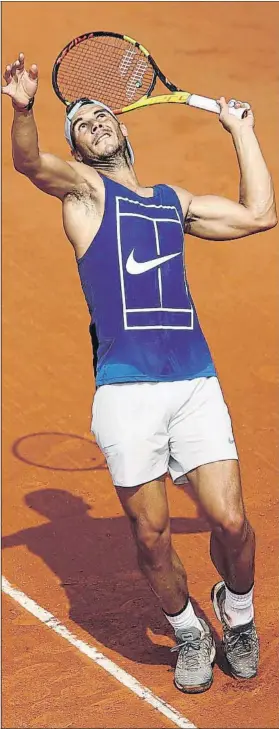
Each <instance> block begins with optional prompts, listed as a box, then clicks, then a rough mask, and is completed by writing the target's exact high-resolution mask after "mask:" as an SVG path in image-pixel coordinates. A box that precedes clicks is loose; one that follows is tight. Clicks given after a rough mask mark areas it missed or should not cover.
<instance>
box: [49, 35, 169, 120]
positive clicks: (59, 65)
mask: <svg viewBox="0 0 279 729" xmlns="http://www.w3.org/2000/svg"><path fill="white" fill-rule="evenodd" d="M158 75H159V76H160V70H159V68H158V67H157V65H156V63H155V61H154V60H153V59H152V57H151V55H150V53H149V52H148V51H147V50H146V48H144V46H142V45H141V44H140V43H138V42H137V41H136V40H134V39H133V38H130V37H129V36H125V35H121V34H120V33H112V32H107V31H92V32H90V33H85V34H83V35H81V36H79V37H77V38H74V39H73V40H72V41H70V43H68V44H67V45H66V46H65V47H64V48H63V50H62V51H61V52H60V53H59V55H58V56H57V58H56V61H55V63H54V66H53V70H52V85H53V88H54V91H55V93H56V95H57V96H58V98H59V99H60V100H61V101H62V102H63V104H65V105H66V106H68V105H69V104H71V103H73V102H74V101H76V100H78V99H80V98H84V97H87V98H90V99H98V100H100V101H101V102H102V103H103V104H105V105H106V106H108V107H109V108H110V109H112V110H113V111H114V112H115V113H121V110H122V109H123V108H124V107H125V106H128V105H129V104H132V103H134V102H136V101H138V100H139V99H141V98H142V97H143V96H149V95H150V94H151V93H152V91H153V89H154V86H155V83H156V78H157V76H158Z"/></svg>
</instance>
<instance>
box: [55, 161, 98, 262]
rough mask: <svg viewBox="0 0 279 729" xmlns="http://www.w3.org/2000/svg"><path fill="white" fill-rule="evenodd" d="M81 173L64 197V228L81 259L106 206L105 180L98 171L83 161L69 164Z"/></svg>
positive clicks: (95, 231)
mask: <svg viewBox="0 0 279 729" xmlns="http://www.w3.org/2000/svg"><path fill="white" fill-rule="evenodd" d="M68 164H69V165H70V166H71V167H72V169H73V170H74V171H75V172H76V173H77V184H76V185H74V186H73V187H72V188H71V190H69V192H68V193H67V194H66V195H65V197H64V199H63V224H64V230H65V233H66V235H67V238H68V239H69V241H70V243H72V245H73V247H74V249H75V253H76V256H77V258H80V257H81V256H82V255H84V253H85V252H86V250H87V248H88V247H89V245H90V243H91V242H92V240H93V239H94V237H95V235H96V233H97V232H98V230H99V227H100V225H101V221H102V217H103V213H104V206H105V188H104V183H103V181H102V179H101V177H100V175H99V174H98V172H96V170H94V169H92V168H90V167H88V165H85V164H83V163H82V162H76V161H71V162H69V163H68Z"/></svg>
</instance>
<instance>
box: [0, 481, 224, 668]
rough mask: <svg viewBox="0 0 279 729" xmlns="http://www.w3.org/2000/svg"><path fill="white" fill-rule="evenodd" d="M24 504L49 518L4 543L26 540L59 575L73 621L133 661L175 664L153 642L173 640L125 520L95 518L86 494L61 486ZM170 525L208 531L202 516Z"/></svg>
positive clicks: (36, 494)
mask: <svg viewBox="0 0 279 729" xmlns="http://www.w3.org/2000/svg"><path fill="white" fill-rule="evenodd" d="M25 501H26V505H27V506H28V507H29V508H31V509H34V510H35V511H37V512H38V513H39V514H42V515H43V516H44V517H45V518H47V519H48V520H49V521H48V522H47V523H45V524H42V525H40V526H38V527H33V528H30V529H24V530H22V531H19V532H17V533H15V534H13V535H10V536H8V537H4V538H3V540H2V546H3V548H8V547H15V546H20V545H26V546H27V548H28V549H29V550H30V552H32V553H33V554H35V555H37V556H39V557H40V558H41V559H42V560H43V561H44V562H45V563H46V564H47V566H48V567H49V568H50V569H51V570H52V571H53V572H54V573H55V574H56V575H57V576H58V578H59V580H60V584H61V585H62V587H63V588H64V590H65V592H66V595H67V598H68V600H69V615H70V617H71V619H72V620H73V621H74V622H75V623H77V624H78V625H80V626H82V628H83V629H84V630H85V631H87V632H88V633H89V634H90V635H92V636H93V638H95V640H97V641H99V642H100V643H101V644H102V645H104V646H108V647H109V648H111V649H113V650H114V651H116V652H117V653H120V654H122V655H123V656H126V657H128V658H129V659H131V660H133V661H137V662H142V663H149V664H155V665H157V664H166V665H170V663H172V665H174V662H175V657H176V654H171V653H170V651H169V647H168V645H162V643H163V642H164V639H163V640H162V638H161V639H158V641H159V640H160V644H158V643H157V644H156V640H157V639H156V636H157V635H160V636H168V637H169V638H171V639H172V638H173V632H172V629H171V627H170V626H169V625H168V623H167V621H166V619H165V618H164V616H163V613H162V611H161V609H160V607H159V605H158V600H157V599H156V598H155V596H154V595H153V593H152V592H151V590H150V588H149V587H148V585H147V583H146V581H145V579H144V577H143V576H142V575H141V573H140V571H139V569H138V566H137V560H136V549H135V545H134V541H133V538H132V536H131V533H130V527H129V523H128V519H127V518H126V517H125V516H120V517H112V518H95V517H94V516H92V515H89V514H88V511H89V510H90V508H91V507H90V506H89V505H88V504H87V503H85V501H83V499H82V498H80V497H78V496H73V495H72V494H71V493H68V492H67V491H63V490H59V489H51V488H50V489H41V490H38V491H33V492H32V493H29V494H27V496H26V497H25ZM171 528H172V533H173V534H191V533H196V532H207V531H208V530H209V526H208V523H207V522H206V520H205V518H204V516H203V515H199V514H198V516H197V517H196V518H187V517H185V518H182V517H179V518H172V520H171ZM193 602H194V606H195V608H196V611H197V613H198V614H199V615H201V616H202V617H205V616H204V615H203V612H202V610H201V609H200V607H199V605H198V604H197V603H196V602H195V601H194V600H193ZM206 620H207V622H208V618H207V617H206ZM211 627H212V626H211ZM213 632H214V631H213ZM215 637H216V639H217V641H218V636H216V634H215ZM167 643H170V641H167ZM171 656H173V658H171Z"/></svg>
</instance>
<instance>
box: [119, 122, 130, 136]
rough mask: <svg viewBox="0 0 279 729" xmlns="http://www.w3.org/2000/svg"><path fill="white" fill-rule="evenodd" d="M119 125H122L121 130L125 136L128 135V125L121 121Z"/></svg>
mask: <svg viewBox="0 0 279 729" xmlns="http://www.w3.org/2000/svg"><path fill="white" fill-rule="evenodd" d="M119 126H120V129H121V132H122V134H123V137H128V129H127V127H125V124H122V123H121V124H120V125H119Z"/></svg>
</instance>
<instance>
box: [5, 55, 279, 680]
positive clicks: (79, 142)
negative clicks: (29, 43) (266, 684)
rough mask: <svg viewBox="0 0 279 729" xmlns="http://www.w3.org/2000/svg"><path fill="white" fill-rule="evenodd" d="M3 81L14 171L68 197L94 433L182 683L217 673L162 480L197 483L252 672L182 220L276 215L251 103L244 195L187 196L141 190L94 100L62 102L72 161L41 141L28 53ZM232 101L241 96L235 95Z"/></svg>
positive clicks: (245, 533)
mask: <svg viewBox="0 0 279 729" xmlns="http://www.w3.org/2000/svg"><path fill="white" fill-rule="evenodd" d="M4 78H5V81H6V86H4V88H3V89H2V90H3V93H4V94H6V95H7V96H10V97H11V99H12V105H13V109H14V121H13V127H12V152H13V160H14V166H15V169H16V170H17V171H18V172H20V173H22V174H24V175H25V176H26V177H28V178H29V179H30V180H31V182H32V183H33V184H34V185H36V186H37V187H39V188H40V189H41V190H43V191H44V192H46V193H48V194H49V195H54V196H56V197H58V198H59V199H60V200H61V201H62V205H63V224H64V229H65V232H66V235H67V237H68V239H69V241H70V242H71V244H72V245H73V248H74V251H75V255H76V260H77V265H78V270H79V275H80V280H81V285H82V288H83V292H84V295H85V298H86V301H87V304H88V308H89V311H90V314H91V326H90V331H91V335H92V341H93V344H94V350H95V352H94V354H95V360H96V386H97V389H96V394H95V397H94V402H93V419H92V431H93V432H94V434H95V436H96V440H97V443H98V444H99V446H100V448H101V450H102V451H103V453H104V455H105V458H106V461H107V465H108V468H109V470H110V473H111V477H112V480H113V483H114V485H115V488H116V491H117V494H118V496H119V499H120V501H121V504H122V506H123V509H124V511H125V513H126V514H127V516H128V517H129V519H130V523H131V528H132V532H133V535H134V538H135V541H136V545H137V550H138V562H139V566H140V568H141V570H142V572H143V573H144V575H145V576H146V578H147V580H148V582H149V584H150V586H151V588H152V590H153V591H154V592H155V594H156V595H157V596H158V599H159V601H160V604H161V607H162V609H163V611H164V614H165V616H166V618H167V620H168V621H169V623H170V624H171V625H172V627H173V629H174V632H175V636H176V646H175V647H174V650H176V651H177V654H178V657H177V664H176V670H175V685H176V686H177V688H178V689H180V690H181V691H184V692H187V693H198V692H202V691H205V690H206V689H208V688H209V687H210V686H211V684H212V680H213V673H212V665H213V662H214V657H215V650H216V649H215V645H214V640H213V636H212V634H211V632H210V629H209V627H208V625H207V624H206V622H205V621H204V620H203V619H202V618H201V617H199V616H198V615H196V614H195V611H194V609H193V605H192V602H191V599H190V597H189V592H188V586H187V578H186V574H185V569H184V566H183V565H182V563H181V561H180V559H179V557H178V555H177V554H176V552H175V550H174V548H173V546H172V541H171V534H170V520H169V509H168V503H167V497H166V489H165V478H166V474H167V473H169V474H170V475H171V477H172V479H173V481H174V482H175V483H182V482H183V481H185V480H187V479H188V480H189V482H190V483H191V484H192V486H193V487H194V489H195V492H196V494H197V497H198V499H199V501H200V503H201V505H202V507H203V508H204V509H205V511H206V513H207V517H208V520H209V522H210V524H211V529H212V531H211V540H210V555H211V559H212V562H213V564H214V565H215V567H216V570H217V572H218V573H219V575H220V578H221V579H220V581H219V582H218V583H217V584H216V585H215V586H214V587H213V589H212V600H213V606H214V609H215V613H216V615H217V617H218V618H219V620H220V621H221V623H222V626H223V641H224V650H225V654H226V656H227V659H228V662H229V665H230V669H231V673H232V674H233V676H234V677H236V678H244V679H250V678H252V677H253V676H255V675H256V673H257V667H258V658H259V646H258V637H257V633H256V628H255V623H254V609H253V590H254V555H255V536H254V531H253V529H252V527H251V525H250V523H249V521H248V519H247V516H246V513H245V509H244V505H243V497H242V490H241V481H240V473H239V464H238V456H237V450H236V445H235V441H234V436H233V431H232V426H231V420H230V415H229V412H228V408H227V406H226V404H225V402H224V399H223V395H222V391H221V389H220V385H219V382H218V378H217V374H216V369H215V366H214V363H213V360H212V357H211V354H210V351H209V348H208V345H207V343H206V341H205V338H204V335H203V333H202V330H201V327H200V324H199V321H198V318H197V314H196V311H195V307H194V303H193V300H192V298H191V295H190V292H189V286H188V282H187V277H186V271H185V260H184V232H185V231H186V232H187V233H188V234H189V235H194V236H197V237H199V238H206V239H208V240H211V239H213V240H224V241H227V240H233V239H237V238H242V237H243V236H247V235H252V234H254V233H259V232H261V231H263V230H267V229H269V228H272V227H274V226H275V225H276V222H277V220H276V211H275V203H274V193H273V185H272V181H271V177H270V174H269V172H268V169H267V167H266V164H265V161H264V159H263V156H262V153H261V150H260V147H259V144H258V141H257V138H256V136H255V133H254V117H253V113H252V111H249V112H248V114H247V117H246V118H245V119H242V120H239V119H238V118H236V117H235V116H233V115H231V114H229V110H228V106H227V103H226V101H225V99H224V97H221V98H220V100H219V104H220V116H219V120H220V122H221V124H222V126H223V127H224V129H226V130H227V131H228V132H229V133H230V134H231V137H232V141H233V144H234V147H235V151H236V156H237V161H238V164H239V169H240V195H239V202H233V201H231V200H228V199H225V198H223V197H215V196H212V195H209V196H194V195H192V194H191V193H190V192H188V191H187V190H183V189H181V188H178V187H170V186H168V185H165V184H161V185H155V186H153V187H152V186H151V187H142V185H141V184H140V183H139V182H138V180H137V177H136V173H135V170H134V155H133V151H132V148H131V145H130V143H129V140H128V133H127V129H126V127H125V125H124V124H122V123H119V122H118V120H117V119H116V117H115V116H114V115H113V113H112V111H111V110H110V109H108V108H107V107H104V106H103V105H102V103H100V101H98V100H97V101H96V100H90V99H83V100H78V101H77V102H76V103H74V104H73V105H71V107H70V108H68V113H67V116H66V121H65V136H66V138H67V140H68V142H69V145H70V147H71V152H72V159H71V161H68V162H65V161H62V160H61V159H58V158H57V157H55V156H53V155H51V154H45V153H42V152H40V149H39V145H38V134H37V127H36V123H35V119H34V114H33V109H32V107H33V102H34V97H35V94H36V91H37V86H38V70H37V67H36V66H35V65H33V66H31V68H30V70H29V71H27V70H25V67H24V56H23V54H22V53H21V54H19V57H18V59H17V61H15V62H14V63H13V64H12V65H9V66H7V68H6V71H5V73H4ZM237 105H239V104H237Z"/></svg>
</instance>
